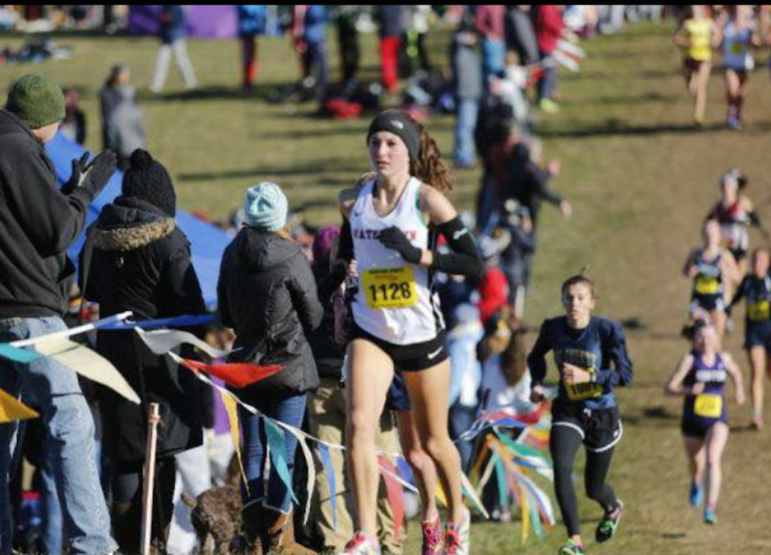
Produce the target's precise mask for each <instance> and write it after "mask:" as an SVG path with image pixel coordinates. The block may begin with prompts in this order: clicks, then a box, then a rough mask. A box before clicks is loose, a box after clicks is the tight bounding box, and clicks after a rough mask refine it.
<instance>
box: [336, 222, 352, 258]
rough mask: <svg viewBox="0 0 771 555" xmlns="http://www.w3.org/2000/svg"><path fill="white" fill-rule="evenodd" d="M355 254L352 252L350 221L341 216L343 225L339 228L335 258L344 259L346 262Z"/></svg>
mask: <svg viewBox="0 0 771 555" xmlns="http://www.w3.org/2000/svg"><path fill="white" fill-rule="evenodd" d="M355 256H356V255H355V254H354V252H353V233H352V232H351V222H350V221H348V218H343V225H342V227H341V228H340V245H339V246H338V249H337V259H338V260H344V261H345V262H346V263H347V262H350V261H351V260H353V259H354V257H355Z"/></svg>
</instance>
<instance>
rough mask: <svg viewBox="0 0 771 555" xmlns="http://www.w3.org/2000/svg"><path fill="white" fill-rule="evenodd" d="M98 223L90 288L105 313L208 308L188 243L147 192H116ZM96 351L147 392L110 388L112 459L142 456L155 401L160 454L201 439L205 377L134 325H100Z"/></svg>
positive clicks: (140, 316)
mask: <svg viewBox="0 0 771 555" xmlns="http://www.w3.org/2000/svg"><path fill="white" fill-rule="evenodd" d="M94 231H95V243H94V250H93V256H92V259H91V262H90V264H89V265H90V269H89V271H88V281H87V283H86V285H85V295H86V298H88V299H89V300H91V301H95V302H98V303H99V309H100V313H101V316H102V317H107V316H112V315H114V314H118V313H121V312H125V311H127V310H131V311H133V313H134V319H136V320H148V319H155V318H171V317H174V316H182V315H195V314H203V313H205V311H206V307H205V304H204V300H203V295H202V294H201V287H200V284H199V282H198V277H197V275H196V273H195V270H194V269H193V265H192V261H191V258H190V243H189V242H188V240H187V238H186V237H185V235H184V234H183V233H182V231H180V230H179V229H178V228H177V224H176V222H175V221H174V219H173V218H169V217H168V216H166V215H165V214H163V213H162V212H161V211H160V210H158V209H157V208H156V207H154V206H153V205H151V204H148V203H147V202H144V201H142V200H139V199H136V198H133V197H119V198H118V199H116V201H115V202H114V203H113V204H109V205H107V206H105V207H104V209H103V210H102V213H101V215H100V217H99V219H98V220H97V222H96V224H95V230H94ZM90 233H92V231H91V230H89V234H90ZM83 259H84V255H81V270H82V269H83V266H84V265H85V264H84V260H83ZM82 286H83V280H82V279H81V287H82ZM190 331H198V330H190ZM97 351H98V352H99V353H100V354H101V355H102V356H104V357H105V358H107V359H108V360H109V361H110V362H112V364H113V365H114V366H115V367H116V368H117V369H118V371H120V373H121V374H123V376H124V377H125V378H126V380H127V381H128V382H129V384H130V385H131V386H132V387H133V388H134V390H135V391H136V392H137V394H139V396H140V398H141V400H142V404H141V405H135V404H133V403H130V402H129V401H127V400H125V399H123V398H122V397H119V396H118V395H117V394H115V393H113V392H112V391H109V390H105V391H104V393H103V397H102V399H103V402H102V404H101V406H102V418H103V421H104V442H105V446H106V448H107V451H108V453H109V454H110V455H111V456H112V457H113V459H114V460H116V461H119V462H138V461H142V460H144V457H145V447H146V439H145V438H146V433H147V417H146V414H147V405H148V404H149V403H151V402H153V403H158V404H159V405H160V412H161V425H160V426H159V428H158V430H159V433H158V456H159V457H167V456H171V455H174V454H176V453H179V452H181V451H185V450H187V449H191V448H193V447H197V446H199V445H201V444H202V442H203V430H202V427H201V407H200V402H199V399H200V395H201V394H200V382H199V381H198V379H197V378H196V377H195V376H193V374H192V372H190V370H187V369H186V368H180V367H179V366H178V365H177V363H175V362H174V361H173V360H171V359H170V358H169V357H167V356H157V355H154V354H153V353H152V352H151V351H150V350H149V349H148V348H147V346H145V345H144V343H142V341H141V340H140V339H139V337H138V336H137V335H136V333H135V332H133V331H99V332H97ZM185 354H186V353H182V355H183V356H185Z"/></svg>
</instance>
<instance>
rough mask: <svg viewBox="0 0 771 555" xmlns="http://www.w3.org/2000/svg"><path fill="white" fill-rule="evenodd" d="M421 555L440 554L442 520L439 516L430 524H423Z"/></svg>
mask: <svg viewBox="0 0 771 555" xmlns="http://www.w3.org/2000/svg"><path fill="white" fill-rule="evenodd" d="M422 528H423V555H440V554H441V553H442V519H441V518H440V517H439V515H436V518H435V519H434V520H433V521H432V522H424V523H423V525H422Z"/></svg>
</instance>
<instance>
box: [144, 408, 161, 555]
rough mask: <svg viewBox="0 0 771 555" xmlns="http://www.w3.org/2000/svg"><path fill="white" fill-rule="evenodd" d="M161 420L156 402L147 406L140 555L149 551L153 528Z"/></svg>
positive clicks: (146, 554)
mask: <svg viewBox="0 0 771 555" xmlns="http://www.w3.org/2000/svg"><path fill="white" fill-rule="evenodd" d="M160 421H161V415H160V407H159V405H158V403H150V406H149V407H148V408H147V449H146V450H145V454H146V456H145V469H144V473H145V487H144V492H143V493H142V539H141V541H142V543H141V545H140V547H141V553H142V555H149V553H150V536H151V535H152V530H153V489H154V487H155V452H156V448H157V444H158V423H159V422H160Z"/></svg>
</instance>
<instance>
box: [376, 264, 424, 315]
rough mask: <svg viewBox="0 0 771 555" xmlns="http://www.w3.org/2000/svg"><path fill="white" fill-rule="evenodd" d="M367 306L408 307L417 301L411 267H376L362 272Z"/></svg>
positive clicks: (381, 307) (382, 307)
mask: <svg viewBox="0 0 771 555" xmlns="http://www.w3.org/2000/svg"><path fill="white" fill-rule="evenodd" d="M363 277H364V279H363V285H364V294H365V295H366V296H367V306H369V307H370V308H374V309H384V308H409V307H412V306H415V305H416V304H417V303H418V291H417V287H416V286H415V273H414V272H413V271H412V268H410V267H409V266H405V267H404V268H391V269H377V270H368V271H366V272H364V276H363Z"/></svg>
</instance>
